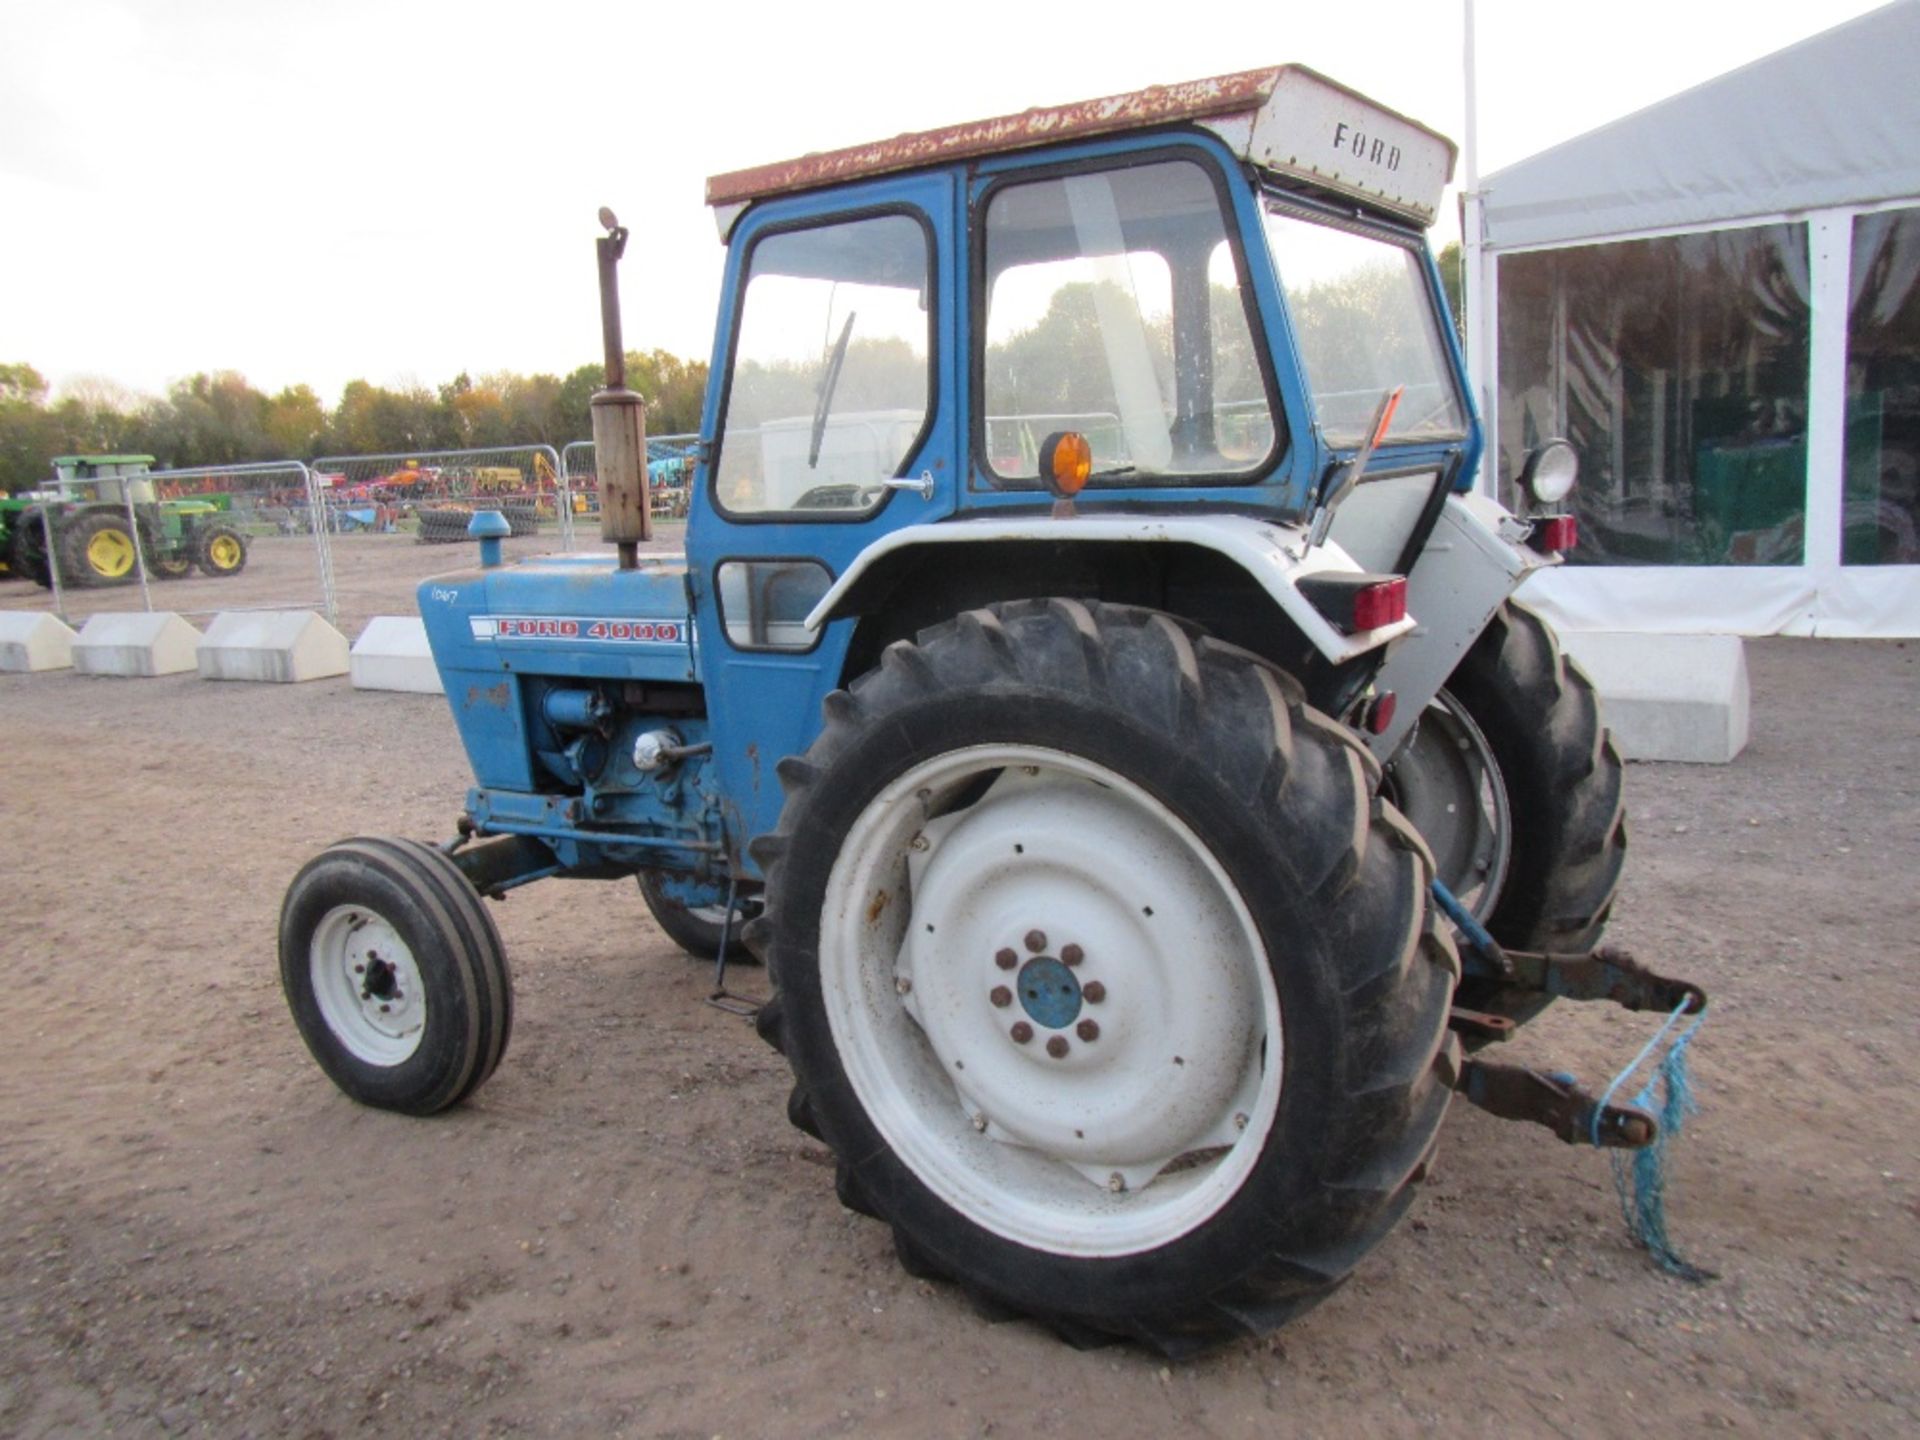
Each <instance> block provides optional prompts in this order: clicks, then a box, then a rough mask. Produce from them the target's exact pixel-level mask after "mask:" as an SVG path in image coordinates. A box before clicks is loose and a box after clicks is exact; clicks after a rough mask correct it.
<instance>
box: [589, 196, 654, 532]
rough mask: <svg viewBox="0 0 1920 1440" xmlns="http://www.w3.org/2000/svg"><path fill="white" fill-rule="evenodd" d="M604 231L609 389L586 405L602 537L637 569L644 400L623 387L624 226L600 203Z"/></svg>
mask: <svg viewBox="0 0 1920 1440" xmlns="http://www.w3.org/2000/svg"><path fill="white" fill-rule="evenodd" d="M600 223H601V224H602V225H604V226H606V227H607V233H606V234H604V235H602V236H601V237H600V238H599V239H598V240H596V241H595V242H594V245H595V247H596V248H597V249H598V251H599V254H600V332H601V336H602V338H603V339H604V340H605V341H606V350H607V388H606V389H604V390H601V391H599V392H597V393H596V394H595V395H594V397H593V400H592V402H591V405H590V410H591V412H592V415H593V458H594V470H595V472H596V474H597V475H598V477H599V484H600V538H601V539H602V540H607V541H611V542H612V544H613V546H614V548H615V549H616V550H617V551H618V552H619V554H620V568H621V569H622V570H637V569H639V568H640V553H639V552H640V542H641V541H642V540H651V539H652V538H653V513H652V509H651V506H650V504H649V500H650V498H651V497H650V496H649V494H648V491H647V402H646V401H645V400H643V399H641V398H640V396H639V395H638V394H637V393H636V392H634V391H632V390H629V389H628V388H627V351H626V346H625V344H624V343H623V342H622V341H621V338H620V277H619V274H618V273H617V272H616V270H615V268H614V267H615V266H616V265H618V264H619V262H620V256H621V254H622V253H623V252H624V251H625V250H626V248H627V227H626V226H624V225H622V224H621V223H620V222H619V220H617V219H616V218H615V217H614V213H613V211H611V210H609V209H607V208H606V207H605V206H602V207H601V209H600Z"/></svg>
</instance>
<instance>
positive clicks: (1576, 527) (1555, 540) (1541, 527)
mask: <svg viewBox="0 0 1920 1440" xmlns="http://www.w3.org/2000/svg"><path fill="white" fill-rule="evenodd" d="M1532 539H1533V548H1534V549H1536V550H1545V551H1547V552H1548V553H1549V554H1553V555H1558V554H1560V553H1562V552H1564V551H1567V550H1571V549H1573V547H1574V546H1576V545H1578V544H1579V543H1580V522H1579V520H1578V519H1576V518H1575V517H1574V516H1572V515H1549V516H1547V517H1546V518H1545V519H1544V520H1536V521H1534V522H1533V537H1532Z"/></svg>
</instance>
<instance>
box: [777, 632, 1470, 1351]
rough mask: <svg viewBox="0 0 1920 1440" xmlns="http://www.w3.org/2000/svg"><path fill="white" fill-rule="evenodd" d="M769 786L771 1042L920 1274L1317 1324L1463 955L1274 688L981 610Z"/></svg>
mask: <svg viewBox="0 0 1920 1440" xmlns="http://www.w3.org/2000/svg"><path fill="white" fill-rule="evenodd" d="M779 773H780V778H781V781H782V783H783V784H784V785H785V786H786V787H787V801H786V806H785V808H784V810H783V812H782V814H781V819H780V824H779V828H778V830H777V831H776V832H775V833H774V834H773V835H771V836H768V837H763V838H762V839H760V840H758V841H756V842H755V844H754V847H753V853H754V856H755V858H756V859H757V860H758V861H759V863H760V865H761V866H762V868H763V870H764V871H765V874H766V878H767V899H766V913H765V915H764V916H763V917H762V918H761V919H760V920H758V921H756V922H755V923H754V924H753V925H752V926H750V927H749V929H748V942H749V943H750V944H753V945H755V946H756V947H758V948H761V949H762V950H763V953H764V955H765V958H766V960H767V962H768V965H769V967H770V971H771V977H772V979H773V981H774V985H775V990H776V995H775V998H774V1000H773V1001H772V1002H771V1003H770V1004H769V1005H768V1007H766V1008H765V1009H764V1010H763V1011H762V1012H761V1016H760V1020H759V1028H760V1031H761V1033H762V1035H763V1036H765V1037H766V1038H767V1039H768V1040H769V1041H770V1042H771V1043H773V1044H774V1045H775V1046H776V1047H777V1048H780V1049H781V1050H783V1051H784V1053H785V1054H786V1055H787V1058H788V1060H789V1063H790V1064H791V1065H792V1068H793V1072H794V1078H795V1082H796V1084H795V1088H794V1093H793V1097H792V1100H791V1102H790V1104H789V1107H788V1113H789V1115H790V1117H791V1118H792V1119H793V1120H794V1123H795V1124H797V1125H799V1126H800V1127H801V1128H803V1129H805V1130H807V1131H809V1133H813V1134H816V1135H818V1136H819V1137H820V1138H822V1139H823V1140H824V1141H825V1142H826V1143H827V1144H828V1145H829V1146H830V1147H831V1148H832V1149H833V1150H834V1151H835V1153H836V1157H837V1162H838V1180H839V1185H838V1189H839V1193H840V1196H841V1198H842V1200H843V1201H844V1202H845V1203H846V1204H848V1205H849V1206H850V1207H851V1208H853V1209H855V1210H859V1211H862V1212H864V1213H867V1214H871V1215H874V1216H877V1217H879V1218H880V1219H882V1220H884V1221H886V1222H887V1223H888V1224H889V1225H891V1226H892V1228H893V1232H894V1239H895V1245H896V1248H897V1250H898V1252H899V1254H900V1257H901V1261H902V1263H903V1264H904V1265H905V1266H906V1268H907V1269H908V1270H909V1271H910V1272H912V1273H914V1274H916V1275H931V1276H939V1277H945V1278H950V1279H953V1280H956V1281H958V1282H959V1283H960V1284H961V1285H963V1286H965V1287H966V1288H967V1289H968V1290H970V1291H972V1292H974V1293H975V1294H976V1295H977V1296H979V1297H981V1298H982V1299H983V1300H985V1301H987V1302H990V1303H992V1304H995V1305H998V1306H1000V1307H1003V1308H1004V1307H1011V1308H1012V1309H1014V1310H1017V1311H1020V1312H1023V1313H1025V1314H1028V1315H1031V1316H1034V1317H1036V1318H1038V1319H1039V1320H1041V1321H1042V1322H1044V1323H1046V1324H1048V1325H1050V1326H1052V1327H1053V1328H1055V1329H1056V1330H1057V1331H1059V1332H1060V1333H1061V1334H1062V1335H1063V1336H1064V1337H1066V1338H1067V1339H1069V1340H1073V1341H1081V1340H1084V1341H1087V1342H1089V1343H1092V1342H1095V1341H1098V1340H1099V1339H1102V1338H1106V1337H1114V1336H1121V1337H1131V1338H1135V1339H1138V1340H1141V1341H1143V1342H1145V1343H1147V1344H1150V1345H1153V1346H1155V1347H1157V1348H1159V1349H1161V1350H1163V1351H1165V1352H1167V1353H1170V1354H1181V1353H1187V1352H1190V1351H1192V1350H1196V1349H1199V1348H1201V1347H1204V1346H1206V1345H1208V1344H1211V1343H1214V1342H1217V1341H1220V1340H1224V1339H1228V1338H1231V1337H1235V1336H1241V1335H1257V1334H1261V1333H1263V1332H1265V1331H1267V1330H1270V1329H1272V1328H1273V1327H1275V1326H1277V1325H1279V1324H1281V1323H1282V1322H1283V1321H1285V1320H1287V1319H1288V1318H1290V1317H1292V1316H1293V1315H1296V1314H1298V1313H1300V1312H1301V1311H1303V1310H1305V1309H1306V1308H1308V1307H1309V1306H1311V1305H1313V1304H1314V1303H1315V1302H1317V1301H1318V1300H1320V1299H1321V1298H1323V1297H1324V1296H1326V1295H1327V1294H1328V1293H1330V1292H1331V1291H1332V1290H1333V1289H1334V1288H1335V1287H1336V1286H1337V1285H1339V1283H1340V1282H1341V1281H1342V1280H1343V1279H1344V1278H1345V1276H1346V1274H1347V1272H1348V1271H1349V1270H1350V1269H1351V1268H1352V1267H1353V1266H1354V1265H1355V1264H1356V1263H1357V1262H1358V1261H1359V1259H1360V1258H1361V1256H1362V1255H1364V1254H1365V1253H1366V1252H1367V1251H1368V1250H1369V1249H1370V1248H1371V1247H1372V1246H1373V1245H1374V1244H1376V1243H1377V1242H1378V1241H1379V1240H1380V1239H1381V1238H1382V1237H1384V1236H1385V1234H1386V1233H1387V1232H1388V1230H1389V1229H1390V1228H1391V1227H1392V1225H1393V1224H1394V1222H1395V1221H1396V1220H1397V1219H1398V1218H1399V1216H1400V1215H1401V1213H1402V1212H1403V1211H1404V1210H1405V1209H1406V1207H1407V1205H1408V1204H1409V1203H1410V1202H1411V1199H1412V1194H1413V1186H1414V1184H1415V1182H1417V1181H1418V1180H1419V1179H1421V1178H1423V1177H1424V1175H1425V1173H1426V1161H1427V1159H1428V1157H1429V1156H1430V1154H1431V1153H1432V1150H1433V1147H1434V1145H1435V1139H1436V1135H1437V1133H1438V1130H1439V1126H1440V1122H1441V1118H1442V1116H1443V1115H1444V1114H1445V1111H1446V1106H1447V1101H1448V1098H1449V1095H1450V1081H1451V1078H1452V1073H1453V1071H1452V1067H1453V1064H1454V1061H1455V1057H1456V1054H1457V1051H1456V1049H1455V1047H1454V1045H1453V1042H1452V1040H1451V1037H1450V1036H1448V1035H1447V1033H1446V1028H1445V1027H1446V1020H1447V1012H1448V1007H1449V1004H1450V1001H1451V997H1452V993H1453V986H1454V981H1455V978H1456V976H1457V973H1458V971H1457V966H1458V961H1457V959H1456V957H1455V955H1454V952H1453V948H1452V945H1451V944H1450V942H1449V941H1448V940H1447V938H1446V937H1445V934H1444V933H1443V932H1442V931H1439V930H1437V929H1436V927H1435V926H1434V925H1433V923H1432V922H1431V919H1430V913H1429V909H1428V904H1427V886H1428V881H1429V877H1430V876H1431V874H1432V862H1431V859H1430V857H1429V856H1428V853H1427V850H1426V847H1425V846H1424V845H1423V844H1422V843H1421V841H1420V839H1419V837H1418V835H1417V834H1416V833H1415V831H1414V830H1413V829H1412V827H1411V826H1409V825H1407V824H1406V822H1405V821H1404V820H1402V819H1401V818H1400V816H1399V815H1398V813H1397V812H1396V811H1394V810H1393V809H1392V808H1391V807H1390V806H1388V805H1386V804H1385V803H1384V802H1381V801H1379V800H1377V799H1376V798H1375V797H1374V795H1373V794H1372V786H1373V784H1374V782H1375V781H1376V780H1377V775H1378V772H1377V770H1375V769H1374V768H1373V767H1372V765H1371V762H1370V761H1369V760H1368V759H1367V758H1366V755H1365V752H1364V751H1363V750H1361V749H1360V747H1359V746H1358V745H1357V744H1356V743H1355V742H1354V740H1353V738H1352V737H1351V736H1350V735H1348V734H1347V732H1346V731H1345V730H1343V729H1342V728H1341V727H1340V726H1338V725H1336V724H1334V723H1333V722H1332V721H1330V720H1329V719H1327V718H1326V717H1325V716H1323V715H1321V714H1319V713H1318V712H1316V711H1314V710H1312V709H1311V708H1310V707H1308V706H1307V704H1306V703H1305V701H1304V699H1303V697H1302V694H1301V691H1300V689H1299V687H1298V686H1297V685H1296V684H1295V683H1294V682H1293V681H1292V680H1291V679H1290V678H1289V677H1287V676H1286V675H1284V674H1282V673H1281V672H1279V671H1278V670H1275V669H1274V668H1273V667H1271V666H1270V665H1268V664H1267V663H1266V662H1264V661H1262V660H1260V659H1258V658H1256V657H1254V656H1252V655H1250V654H1248V653H1246V652H1244V651H1241V650H1237V649H1234V648H1232V647H1230V646H1226V645H1223V644H1220V643H1219V642H1217V641H1215V640H1213V639H1211V638H1209V637H1207V636H1205V635H1204V634H1202V633H1201V632H1199V631H1198V630H1196V629H1195V628H1193V627H1191V626H1189V625H1187V624H1185V623H1184V622H1182V621H1180V620H1177V619H1174V618H1172V617H1170V616H1167V615H1163V614H1158V613H1154V612H1150V611H1146V610H1141V609H1135V608H1131V607H1124V606H1116V605H1103V604H1095V603H1082V602H1078V601H1073V600H1033V601H1020V602H1014V603H1010V604H1004V605H997V606H993V607H990V608H988V609H985V610H976V611H970V612H968V613H967V614H964V615H962V616H960V617H959V618H958V619H957V620H955V621H952V622H949V623H947V624H945V625H943V626H940V627H938V628H937V629H934V630H931V631H927V632H925V633H924V634H923V635H922V636H921V637H920V641H919V643H917V644H916V643H912V642H908V641H901V642H898V643H896V644H894V645H892V646H890V647H889V648H888V649H887V651H886V652H885V654H884V656H883V658H882V662H881V664H880V666H879V668H878V669H876V670H874V671H872V672H870V673H868V674H867V675H865V676H863V677H861V678H860V679H859V680H857V681H855V682H854V684H853V686H852V688H851V690H849V691H840V692H836V693H835V694H834V695H833V696H831V697H830V698H829V700H828V702H827V724H826V727H825V729H824V730H823V732H822V733H821V735H820V738H819V739H818V740H817V741H815V743H814V744H813V746H812V747H811V748H810V749H809V750H808V752H807V754H806V756H805V757H804V758H802V759H789V760H786V761H783V762H782V763H781V765H780V767H779Z"/></svg>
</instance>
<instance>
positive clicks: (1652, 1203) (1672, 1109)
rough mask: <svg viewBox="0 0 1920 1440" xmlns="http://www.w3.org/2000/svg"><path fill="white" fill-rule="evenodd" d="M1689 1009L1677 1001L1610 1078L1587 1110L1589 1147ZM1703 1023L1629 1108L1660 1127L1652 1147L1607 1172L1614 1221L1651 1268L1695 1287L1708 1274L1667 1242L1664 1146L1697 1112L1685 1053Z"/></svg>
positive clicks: (1615, 1160) (1674, 1048)
mask: <svg viewBox="0 0 1920 1440" xmlns="http://www.w3.org/2000/svg"><path fill="white" fill-rule="evenodd" d="M1689 1003H1690V1000H1682V1001H1681V1002H1680V1003H1679V1004H1678V1005H1676V1006H1675V1007H1674V1010H1673V1013H1672V1014H1671V1015H1669V1016H1667V1018H1666V1021H1665V1023H1664V1024H1662V1025H1661V1027H1660V1028H1659V1029H1658V1030H1656V1031H1655V1032H1654V1035H1653V1038H1652V1039H1651V1040H1649V1041H1647V1043H1646V1044H1645V1045H1643V1046H1642V1047H1641V1048H1640V1053H1639V1054H1638V1055H1636V1056H1634V1057H1633V1062H1632V1063H1631V1064H1630V1065H1628V1066H1627V1068H1626V1069H1624V1070H1622V1071H1621V1072H1620V1073H1619V1074H1618V1075H1616V1076H1614V1077H1613V1083H1612V1084H1610V1085H1608V1086H1607V1088H1606V1090H1605V1091H1604V1092H1603V1093H1602V1094H1601V1096H1600V1103H1599V1104H1598V1105H1596V1106H1595V1107H1594V1110H1593V1143H1594V1144H1595V1145H1598V1144H1599V1143H1600V1119H1601V1116H1602V1115H1603V1114H1605V1112H1606V1108H1607V1106H1608V1105H1609V1104H1611V1103H1612V1101H1613V1097H1614V1093H1615V1092H1616V1091H1617V1090H1619V1089H1620V1087H1621V1086H1622V1085H1624V1084H1626V1082H1627V1081H1628V1080H1629V1079H1630V1078H1632V1076H1633V1075H1634V1074H1635V1072H1637V1071H1638V1070H1639V1069H1640V1067H1641V1066H1642V1065H1644V1064H1645V1063H1646V1062H1647V1059H1648V1057H1649V1056H1651V1055H1652V1054H1653V1053H1654V1052H1655V1051H1656V1050H1657V1049H1658V1048H1659V1046H1660V1043H1661V1041H1663V1040H1665V1039H1666V1038H1667V1036H1668V1035H1669V1034H1670V1033H1671V1032H1672V1030H1673V1027H1674V1026H1675V1025H1677V1024H1679V1023H1680V1017H1681V1016H1683V1015H1685V1014H1686V1013H1687V1006H1688V1004H1689ZM1706 1018H1707V1012H1706V1011H1705V1010H1701V1011H1700V1012H1699V1013H1697V1014H1696V1015H1695V1016H1694V1017H1693V1023H1692V1024H1690V1025H1688V1026H1687V1027H1686V1028H1685V1029H1684V1030H1682V1031H1681V1032H1680V1033H1679V1035H1678V1036H1677V1037H1676V1038H1675V1039H1674V1041H1673V1043H1672V1044H1671V1045H1670V1046H1668V1047H1667V1051H1666V1054H1664V1055H1663V1056H1661V1058H1660V1063H1659V1064H1658V1065H1656V1066H1655V1067H1654V1071H1653V1074H1652V1075H1650V1076H1649V1077H1648V1079H1647V1083H1646V1084H1645V1085H1643V1086H1642V1087H1641V1088H1640V1092H1639V1093H1638V1094H1637V1095H1635V1096H1634V1097H1633V1099H1632V1100H1631V1101H1630V1102H1629V1103H1630V1104H1632V1105H1635V1106H1638V1107H1639V1108H1640V1109H1642V1110H1648V1111H1652V1112H1653V1113H1654V1117H1655V1119H1657V1120H1658V1121H1659V1123H1660V1133H1659V1135H1658V1137H1657V1138H1656V1139H1655V1140H1654V1142H1653V1144H1651V1145H1647V1146H1644V1147H1642V1148H1641V1149H1639V1150H1634V1151H1631V1152H1626V1151H1620V1150H1615V1151H1613V1152H1612V1153H1611V1154H1610V1155H1609V1156H1608V1159H1609V1161H1610V1162H1611V1163H1612V1166H1613V1188H1614V1192H1615V1193H1616V1194H1617V1195H1618V1196H1619V1197H1620V1215H1621V1218H1622V1219H1624V1220H1625V1221H1626V1223H1627V1232H1628V1233H1629V1234H1631V1235H1632V1236H1633V1238H1634V1240H1635V1241H1636V1242H1638V1244H1639V1245H1640V1246H1641V1247H1642V1248H1643V1249H1645V1250H1646V1252H1647V1254H1648V1255H1650V1256H1651V1257H1652V1258H1653V1263H1654V1264H1656V1265H1658V1266H1659V1267H1660V1268H1661V1269H1662V1270H1665V1271H1666V1272H1667V1273H1668V1274H1670V1275H1677V1276H1679V1277H1680V1278H1681V1279H1682V1280H1689V1281H1692V1282H1693V1283H1695V1284H1699V1283H1701V1282H1702V1281H1706V1280H1712V1279H1714V1278H1716V1277H1715V1274H1714V1272H1713V1271H1711V1270H1706V1269H1702V1268H1701V1267H1700V1266H1698V1265H1694V1264H1692V1263H1690V1262H1689V1261H1687V1260H1684V1259H1682V1258H1681V1256H1680V1254H1679V1252H1678V1251H1676V1250H1675V1249H1674V1248H1673V1242H1672V1241H1671V1240H1670V1239H1668V1237H1667V1208H1666V1194H1667V1146H1668V1145H1669V1144H1670V1143H1671V1142H1672V1141H1674V1140H1677V1139H1678V1138H1679V1136H1680V1131H1681V1129H1682V1127H1683V1126H1684V1125H1685V1123H1686V1119H1687V1117H1688V1116H1689V1115H1692V1114H1694V1113H1695V1112H1696V1111H1697V1110H1698V1109H1699V1105H1698V1103H1697V1102H1696V1101H1695V1099H1694V1093H1693V1077H1692V1076H1691V1074H1690V1073H1689V1072H1688V1069H1687V1047H1688V1045H1690V1044H1691V1043H1692V1041H1693V1037H1694V1033H1695V1032H1696V1031H1697V1030H1699V1028H1700V1026H1701V1023H1702V1022H1703V1021H1704V1020H1705V1019H1706ZM1629 1174H1631V1176H1632V1183H1631V1185H1629V1183H1628V1176H1629Z"/></svg>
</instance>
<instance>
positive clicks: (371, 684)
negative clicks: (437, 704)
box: [350, 615, 446, 695]
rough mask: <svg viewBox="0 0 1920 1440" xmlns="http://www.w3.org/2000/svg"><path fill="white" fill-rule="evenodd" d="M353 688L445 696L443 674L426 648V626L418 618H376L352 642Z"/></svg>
mask: <svg viewBox="0 0 1920 1440" xmlns="http://www.w3.org/2000/svg"><path fill="white" fill-rule="evenodd" d="M350 658H351V663H352V674H353V688H354V689H356V690H406V691H411V692H412V693H413V694H416V695H443V694H445V693H446V692H445V690H444V689H443V688H442V687H441V684H440V671H439V669H438V668H437V667H435V665H434V663H433V651H432V650H431V649H430V648H428V645H427V626H426V622H425V621H423V620H422V619H421V618H420V617H419V616H417V615H376V616H374V618H373V619H371V620H369V621H368V622H367V628H366V629H365V630H362V631H361V632H360V638H359V639H358V640H356V641H354V642H353V654H352V656H351V657H350Z"/></svg>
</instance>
